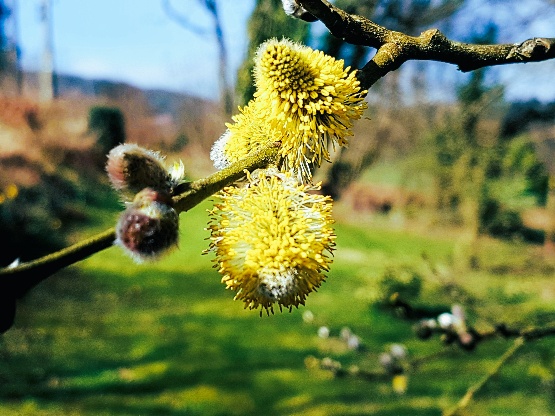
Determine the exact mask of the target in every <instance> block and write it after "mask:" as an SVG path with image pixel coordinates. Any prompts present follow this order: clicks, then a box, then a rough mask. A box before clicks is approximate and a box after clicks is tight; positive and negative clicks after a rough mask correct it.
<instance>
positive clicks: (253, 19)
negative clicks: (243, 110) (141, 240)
mask: <svg viewBox="0 0 555 416" xmlns="http://www.w3.org/2000/svg"><path fill="white" fill-rule="evenodd" d="M334 3H335V4H336V5H337V6H339V7H341V8H343V9H344V10H346V11H348V12H351V13H356V14H360V15H364V16H367V17H369V18H371V19H372V20H374V21H375V22H377V23H379V24H382V25H384V26H386V27H388V28H390V29H394V30H399V31H402V32H405V33H407V34H411V35H418V34H419V33H420V32H421V31H423V30H426V29H428V28H432V27H434V28H439V29H441V30H442V31H443V32H444V33H445V34H446V35H447V36H448V37H450V38H451V39H454V40H458V41H461V42H472V43H520V42H522V41H524V40H525V39H527V38H530V37H534V36H542V37H555V26H554V25H553V21H555V20H554V19H555V1H553V0H526V1H516V0H485V1H484V0H482V1H478V0H364V1H354V0H336V1H335V2H334ZM271 37H277V38H282V37H287V38H290V39H293V40H296V41H300V42H302V43H304V44H307V45H310V46H312V47H314V48H318V49H321V50H324V51H325V52H327V53H328V54H330V55H332V56H335V57H337V58H340V59H344V60H345V64H346V65H350V66H352V67H354V68H359V67H362V66H363V65H364V64H365V63H366V62H367V61H368V60H369V59H370V58H371V57H372V55H373V53H374V52H375V50H373V49H369V48H364V47H360V46H353V45H348V44H345V43H344V42H342V41H340V40H338V39H335V38H333V37H331V36H330V35H328V34H327V31H326V30H325V28H324V27H323V26H322V25H321V24H320V23H314V24H307V23H304V22H301V21H296V20H293V19H290V18H288V17H287V16H286V15H285V14H284V13H283V11H282V9H281V1H279V0H237V1H233V2H228V1H222V0H219V1H218V0H155V1H152V0H151V1H130V0H119V1H115V2H114V1H107V0H96V1H89V0H86V1H80V2H75V1H69V0H19V1H18V0H4V1H0V88H1V90H0V232H1V233H2V235H4V238H5V241H7V242H8V243H7V244H4V245H3V247H4V249H3V250H2V251H0V266H7V265H9V264H10V263H12V262H13V261H14V260H16V259H20V260H21V261H25V260H30V259H33V258H36V257H38V256H41V255H44V254H47V253H49V252H52V251H53V250H56V249H59V248H62V247H64V246H66V245H68V244H71V243H73V242H76V241H79V240H80V239H82V238H84V237H87V236H91V235H93V234H94V233H96V232H98V231H102V230H104V229H106V228H108V227H110V226H112V225H113V224H114V222H115V221H116V218H117V215H118V213H119V212H120V211H121V209H122V204H121V202H120V201H119V200H118V196H117V194H116V193H115V192H114V191H113V190H111V189H110V187H109V184H108V181H107V178H106V175H105V173H104V164H105V155H106V153H107V152H108V151H109V150H110V149H111V148H112V147H114V146H115V145H117V144H119V143H122V142H129V143H138V144H141V145H143V146H145V147H149V148H151V149H154V150H159V151H161V152H163V153H164V154H166V155H167V158H168V161H173V160H176V159H182V160H183V161H184V163H185V166H186V170H187V174H188V176H189V178H190V179H192V180H194V179H198V178H201V177H203V176H206V175H208V174H210V173H212V172H214V170H215V169H214V168H213V167H212V164H211V161H210V160H209V156H208V155H209V151H210V148H211V145H212V143H213V142H214V141H215V140H216V139H217V138H218V137H219V136H220V135H221V134H222V133H223V132H224V131H225V129H226V127H225V123H226V122H230V121H231V115H232V114H235V113H236V112H237V111H238V110H237V106H240V105H244V104H246V103H247V102H248V100H249V99H251V98H252V94H253V92H254V88H253V86H252V77H251V70H252V57H253V54H254V52H255V51H256V48H257V47H258V45H259V44H260V43H262V42H263V41H264V40H266V39H268V38H271ZM553 74H555V61H547V62H542V63H528V64H517V65H508V66H505V67H495V68H485V69H482V70H478V71H474V72H472V73H468V74H463V73H461V72H460V71H458V70H457V68H456V67H454V66H452V65H447V64H443V63H436V62H421V61H413V62H408V63H406V64H404V65H403V66H402V67H401V68H400V69H399V70H397V71H395V72H393V73H390V74H388V75H387V76H386V77H385V78H384V79H382V80H381V81H379V82H378V83H377V84H376V85H374V86H373V87H372V89H371V91H370V92H369V94H368V103H369V108H368V111H367V113H366V116H365V117H364V119H362V120H360V121H359V122H357V123H356V125H355V127H354V136H353V137H352V138H351V140H350V145H349V147H348V148H346V149H341V150H337V151H336V152H334V153H333V164H325V165H324V166H322V167H321V168H320V169H318V170H317V171H316V172H315V177H316V179H317V180H318V181H322V186H323V191H324V192H326V193H327V194H329V195H332V196H333V198H334V200H335V201H336V203H335V205H334V213H335V218H336V221H337V223H336V230H337V235H338V239H337V242H338V243H337V250H336V252H335V260H334V265H333V266H332V271H331V272H330V274H329V278H328V281H327V282H326V283H325V284H324V285H323V286H322V288H321V289H320V290H319V291H318V293H314V294H312V295H311V296H310V297H309V298H308V301H307V305H306V306H305V307H302V308H300V309H299V310H294V311H292V312H291V313H284V314H282V315H276V316H270V317H262V318H259V316H258V313H257V312H254V311H245V310H243V308H242V305H241V304H239V303H238V302H233V301H232V298H233V296H232V293H231V292H229V291H226V290H225V287H224V286H223V285H222V284H221V283H220V282H219V276H218V274H217V272H216V270H214V269H212V267H211V266H212V260H213V259H212V257H211V256H210V255H208V256H202V255H201V253H202V251H203V250H204V249H205V248H207V242H206V238H207V237H208V233H207V232H206V231H205V230H204V227H205V225H206V221H207V219H208V216H207V213H206V210H207V209H209V208H210V207H211V204H212V202H211V201H206V202H204V203H203V204H201V205H200V206H199V207H197V208H195V209H193V210H192V211H190V212H188V213H187V214H184V215H182V218H181V222H182V224H181V243H180V249H179V250H178V251H177V252H175V253H173V254H171V255H170V256H169V257H168V258H165V259H163V260H161V261H160V262H158V263H155V264H146V265H140V266H137V265H135V264H133V263H132V262H131V261H130V260H129V259H128V258H126V257H125V256H124V255H123V253H122V252H121V251H120V250H118V249H117V248H110V249H108V250H105V251H104V252H102V253H99V254H97V255H95V256H93V257H91V258H90V259H88V260H86V261H84V262H82V263H80V264H78V265H75V266H72V267H70V268H68V269H67V270H64V271H62V272H60V273H58V274H56V275H55V276H53V277H51V278H49V279H48V281H46V282H44V283H42V284H41V285H39V286H38V287H37V288H35V289H34V290H33V291H31V292H30V293H29V294H27V295H26V296H25V297H24V298H23V299H21V301H20V303H19V305H18V312H17V317H16V324H15V326H14V327H13V328H12V329H10V330H9V331H8V332H7V333H6V334H4V335H2V336H0V413H1V414H6V415H26V414H29V415H59V414H60V415H61V414H63V415H71V414H75V415H82V414H84V415H89V414H90V415H102V414H106V415H115V414H121V415H144V414H149V415H150V414H162V415H166V414H183V415H197V414H198V415H227V414H238V415H245V414H303V415H328V414H330V415H331V414H380V415H389V414H391V415H401V414H407V415H420V414H422V415H437V414H440V413H441V411H442V409H446V408H450V407H452V406H454V405H455V404H456V403H457V401H458V400H459V399H460V398H461V397H462V396H463V395H464V393H465V391H466V389H467V388H468V387H470V386H471V385H472V384H473V383H476V382H477V381H478V380H480V378H481V377H483V376H484V374H486V373H487V371H488V369H491V367H492V366H493V364H494V363H495V362H496V360H497V359H498V358H499V357H500V356H501V355H502V354H503V352H504V351H505V350H506V349H507V348H508V347H509V345H510V341H507V340H504V339H501V338H494V339H492V340H488V341H487V342H486V341H484V342H483V343H482V342H481V343H479V344H478V345H477V346H476V348H475V349H473V350H472V351H466V350H464V349H461V348H459V347H457V346H456V345H454V344H453V343H449V342H447V340H445V339H440V338H439V337H432V338H430V339H426V340H423V339H421V337H420V338H419V336H418V334H419V332H418V331H417V330H415V328H416V327H418V324H419V322H421V321H420V320H421V319H428V320H429V319H432V320H434V319H436V318H437V317H438V316H439V315H441V314H442V313H450V314H452V315H453V316H455V315H456V316H458V317H459V318H460V316H461V313H460V311H461V310H464V314H463V315H464V318H463V321H464V322H465V323H466V324H467V325H468V326H472V327H473V328H476V330H477V331H482V332H484V331H486V332H487V331H490V330H492V328H495V326H496V325H498V324H500V323H504V324H506V325H508V326H509V327H515V328H521V327H527V326H544V325H553V323H554V321H555V309H554V306H553V305H554V301H555V281H554V273H555V193H554V192H555V191H554V190H555V187H554V186H553V183H554V182H553V178H554V175H555V165H554V164H553V156H554V154H555V83H554V82H553ZM392 299H396V301H395V302H392ZM399 299H402V301H403V302H407V304H410V305H412V307H414V308H416V310H418V311H419V312H418V313H407V308H406V307H399V305H403V303H401V304H400V303H399V302H398V300H399ZM412 307H411V309H410V310H411V311H413V309H412ZM454 311H457V313H455V312H454ZM455 344H456V343H455ZM399 351H403V352H402V353H399ZM553 351H555V343H554V341H553V340H551V339H549V338H545V339H541V340H538V341H535V342H533V343H529V344H527V345H526V346H525V347H523V348H522V349H521V350H520V352H519V354H518V355H517V356H516V357H515V358H514V359H512V360H511V361H510V362H508V363H507V364H506V365H504V366H503V368H502V369H501V371H500V372H499V374H496V376H495V377H494V378H493V379H492V380H491V381H490V382H488V384H487V385H486V387H485V388H484V389H482V390H481V391H480V394H478V395H477V397H475V398H474V400H473V401H472V403H471V404H470V405H469V406H468V409H467V412H468V413H467V414H504V415H506V414H523V413H526V414H535V415H547V414H553V412H555V360H554V358H553V357H554V354H553ZM384 354H386V355H387V354H389V356H390V358H391V357H393V356H394V357H393V358H395V357H397V356H399V354H400V356H402V359H401V361H400V364H399V365H398V366H396V367H395V369H394V370H392V367H391V365H390V364H391V363H390V364H387V363H386V361H387V359H385V358H384V357H385V356H384ZM395 354H397V355H395ZM397 358H398V357H397ZM390 361H391V360H390ZM399 368H401V370H399ZM364 374H366V376H365V375H364ZM399 375H402V378H399V377H398V376H399Z"/></svg>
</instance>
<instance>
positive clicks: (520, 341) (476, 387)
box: [443, 337, 525, 416]
mask: <svg viewBox="0 0 555 416" xmlns="http://www.w3.org/2000/svg"><path fill="white" fill-rule="evenodd" d="M524 342H525V339H524V337H519V338H517V339H515V341H514V342H513V344H512V345H511V346H510V347H509V349H507V351H505V353H504V354H503V355H502V356H501V357H500V358H499V360H497V362H496V363H495V366H494V367H493V368H492V369H491V370H490V371H488V373H487V374H486V375H484V377H482V378H481V379H480V380H479V381H478V382H477V383H476V384H473V385H472V386H470V387H469V388H468V390H467V391H466V394H465V395H464V396H463V398H462V399H461V400H460V401H459V402H458V403H457V405H456V406H455V407H453V408H452V409H450V410H448V411H446V412H444V413H443V416H455V415H457V414H458V413H459V411H461V410H463V409H464V408H465V407H467V406H468V404H469V403H470V401H471V400H472V399H473V397H474V395H475V394H476V393H477V392H479V391H480V390H481V389H482V388H483V387H484V386H485V385H486V383H487V382H488V381H489V380H490V379H491V378H492V377H494V376H495V375H496V374H498V373H499V370H501V367H503V365H504V364H505V363H506V362H507V361H508V360H509V358H511V357H512V356H513V355H514V354H515V353H516V352H517V351H518V349H519V348H520V347H522V346H523V345H524Z"/></svg>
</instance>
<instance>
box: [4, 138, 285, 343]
mask: <svg viewBox="0 0 555 416" xmlns="http://www.w3.org/2000/svg"><path fill="white" fill-rule="evenodd" d="M279 147H280V143H279V142H277V143H272V144H270V145H269V146H267V147H265V148H262V149H261V150H259V151H257V152H255V153H253V154H252V155H249V156H247V157H246V158H245V159H243V160H241V161H239V162H236V163H234V164H232V165H231V166H229V167H227V168H225V169H222V170H221V171H218V172H216V173H214V174H212V175H210V176H208V177H206V178H203V179H200V180H198V181H195V182H191V183H187V184H185V185H184V189H179V190H178V193H177V194H176V195H174V196H173V204H174V208H175V210H176V211H177V212H178V213H181V212H184V211H188V210H190V209H191V208H193V207H195V206H196V205H198V204H199V203H200V202H202V201H203V200H205V199H206V198H208V197H210V196H211V195H213V194H215V193H216V192H218V191H219V190H221V189H223V188H224V187H225V186H228V185H231V184H232V183H233V182H235V181H237V180H239V179H241V178H242V177H243V176H244V175H245V171H253V170H255V169H259V168H263V167H266V166H268V165H269V164H271V163H274V162H276V160H277V158H278V151H279ZM115 238H116V233H115V229H114V228H110V229H108V230H106V231H104V232H102V233H100V234H97V235H96V236H93V237H91V238H89V239H86V240H84V241H81V242H79V243H77V244H74V245H72V246H70V247H67V248H65V249H63V250H60V251H57V252H55V253H52V254H49V255H47V256H44V257H41V258H39V259H36V260H33V261H30V262H26V263H22V264H20V265H18V266H16V267H9V268H4V269H0V315H3V314H4V313H1V308H2V307H3V305H8V306H10V307H13V308H15V299H17V298H20V297H21V296H23V295H24V294H25V293H27V292H28V291H29V290H30V289H32V288H33V287H34V286H36V285H37V284H39V283H40V282H42V281H43V280H44V279H46V278H48V277H49V276H51V275H53V274H54V273H56V272H57V271H59V270H61V269H63V268H65V267H67V266H70V265H72V264H74V263H77V262H78V261H81V260H84V259H86V258H87V257H89V256H91V255H93V254H95V253H98V252H100V251H102V250H104V249H106V248H109V247H111V246H112V245H113V243H114V240H115ZM8 317H9V316H8ZM1 318H2V317H1V316H0V321H1ZM9 318H10V319H8V321H9V322H8V323H7V324H3V323H2V322H0V333H2V332H4V331H6V330H7V329H9V328H10V327H11V325H12V323H13V316H11V317H9Z"/></svg>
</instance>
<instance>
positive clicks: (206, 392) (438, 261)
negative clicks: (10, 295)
mask: <svg viewBox="0 0 555 416" xmlns="http://www.w3.org/2000/svg"><path fill="white" fill-rule="evenodd" d="M209 206H210V205H209V204H208V203H204V204H202V205H201V206H199V207H197V208H195V209H194V210H192V211H190V212H188V213H187V214H182V216H181V217H182V218H181V221H182V224H181V243H180V249H179V250H178V251H176V252H175V253H173V254H171V255H170V256H169V257H167V258H164V259H163V260H161V261H160V262H157V263H153V264H146V265H135V264H133V263H132V262H131V261H130V260H129V259H128V258H127V257H125V256H124V255H123V254H122V252H121V251H120V250H119V249H118V248H117V247H113V248H110V249H108V250H105V251H104V252H101V253H99V254H97V255H95V256H93V257H91V258H90V259H88V260H86V261H83V262H82V263H80V264H79V265H76V266H74V267H71V268H69V269H67V270H65V271H63V272H60V273H58V274H57V275H55V276H53V277H52V278H50V279H49V280H48V281H46V282H44V283H43V284H41V285H40V286H39V287H37V288H36V289H35V290H34V291H32V292H31V293H30V294H29V295H28V296H27V297H26V298H25V299H23V300H22V301H21V302H20V304H19V309H18V315H17V319H16V325H15V326H14V327H13V328H12V329H11V330H10V331H8V332H7V333H6V334H5V335H3V336H1V337H0V414H2V415H6V416H9V415H33V416H43V415H44V416H45V415H309V416H310V415H314V416H316V415H364V414H368V415H440V414H441V412H442V411H443V410H444V409H448V408H450V407H452V406H453V405H455V404H456V403H457V402H458V400H460V399H461V398H462V396H463V395H464V394H465V392H466V390H467V388H468V387H469V386H470V385H472V384H474V383H476V382H477V381H479V380H480V379H481V378H482V377H483V376H484V375H485V374H486V373H487V371H488V370H490V369H491V368H493V366H494V365H495V362H496V361H497V360H498V358H499V357H500V356H501V355H502V354H503V353H504V352H505V350H507V349H508V348H509V347H510V345H511V341H507V340H502V339H498V340H493V341H489V342H484V343H482V344H480V345H479V346H478V348H477V350H475V351H473V352H465V351H462V350H460V349H457V348H455V347H445V346H443V345H442V344H441V342H440V341H439V340H438V339H437V338H434V339H432V340H427V341H422V340H419V339H417V338H416V337H415V335H414V333H413V330H412V323H411V322H407V321H403V320H401V319H399V318H398V317H396V316H394V315H393V314H392V313H391V312H390V311H388V310H384V309H382V308H379V307H377V306H375V305H373V303H372V301H373V300H374V299H375V298H376V295H377V293H376V287H377V286H376V282H377V281H379V279H380V277H381V276H382V275H383V273H384V272H385V271H386V270H387V269H388V268H399V267H404V268H410V269H411V270H417V271H418V272H419V273H420V274H421V275H422V276H423V277H424V287H423V292H422V295H421V297H420V298H419V299H418V302H419V303H421V304H427V305H433V306H438V307H449V306H450V302H451V301H452V298H450V296H451V295H448V294H446V293H445V291H442V285H444V283H445V281H447V280H448V281H449V282H456V284H457V285H459V286H460V287H461V288H463V289H464V290H465V291H466V292H465V293H467V294H468V298H469V299H471V300H472V308H471V310H470V312H469V313H470V316H471V318H472V319H476V320H477V321H476V322H473V323H476V324H477V326H478V327H480V326H481V327H484V328H486V327H487V326H488V322H499V321H505V322H508V323H509V324H513V325H516V326H518V325H524V324H527V323H532V324H542V323H545V322H547V321H549V320H551V321H553V315H554V309H553V304H554V301H555V282H554V281H553V268H552V267H551V266H550V265H549V264H548V263H545V262H544V261H543V260H539V257H538V254H537V250H538V248H537V247H533V246H527V245H524V244H519V243H513V244H506V243H501V242H498V241H493V240H483V241H480V246H479V247H478V248H477V247H469V246H468V244H466V245H465V243H464V241H463V242H461V240H460V239H459V238H458V237H457V236H456V235H451V234H449V233H443V234H437V235H432V234H430V235H427V236H422V235H418V234H412V233H410V232H407V231H406V230H405V231H401V230H395V229H393V228H391V227H387V224H386V225H383V224H382V225H381V226H372V224H371V223H370V222H369V221H367V223H368V224H367V225H365V226H364V227H361V226H359V225H360V223H361V222H357V219H356V218H351V219H350V220H347V219H346V218H347V216H345V219H341V218H342V217H343V216H341V215H340V216H339V217H340V218H338V223H337V227H336V230H337V234H338V239H337V243H338V244H337V251H336V255H335V261H334V264H333V266H332V271H331V273H330V274H329V277H328V280H327V282H326V283H324V284H323V285H322V287H321V288H320V289H319V291H318V292H317V293H313V294H311V295H310V296H309V298H308V300H307V305H306V306H305V307H301V308H300V309H299V310H293V312H291V313H288V312H286V313H283V314H277V315H274V316H269V317H268V316H262V317H259V314H258V312H256V311H248V310H244V309H243V307H242V304H241V303H240V302H234V301H233V293H232V292H230V291H226V290H225V287H224V285H222V284H221V283H220V281H219V276H218V274H217V272H216V271H215V270H214V269H213V268H212V267H211V266H212V263H211V260H212V257H211V256H210V255H201V252H202V250H203V249H205V248H206V247H207V241H206V237H207V236H208V233H207V232H206V231H205V230H204V229H203V227H204V224H205V223H206V219H207V214H206V212H205V210H206V209H207V208H208V207H209ZM338 212H339V213H340V212H341V210H340V209H338ZM114 215H115V213H114V212H108V213H106V217H105V219H106V221H108V219H111V218H112V217H113V216H114ZM97 225H98V228H99V229H101V227H102V226H103V225H102V224H100V223H99V224H97ZM469 249H473V250H475V251H478V252H479V253H480V255H479V259H480V266H479V267H478V268H476V269H474V270H469V269H466V268H464V267H463V266H460V265H459V263H458V262H457V259H458V258H459V257H461V256H463V257H464V252H465V250H469ZM461 253H462V254H461ZM423 254H425V257H426V260H425V259H424V258H423ZM431 265H433V267H434V268H435V270H436V271H435V272H432V271H431V267H430V266H431ZM306 311H310V312H312V314H313V316H314V320H313V321H312V322H305V320H303V313H304V312H306ZM478 317H479V319H478ZM322 325H325V326H328V327H329V328H330V330H331V334H332V335H337V334H338V333H339V331H340V329H341V328H343V327H349V328H350V329H351V330H352V331H353V332H354V333H356V334H357V335H358V336H359V337H360V338H361V340H362V343H363V345H364V349H362V350H359V351H352V350H350V349H348V348H346V347H345V346H344V345H343V344H342V343H341V342H339V341H338V339H336V338H335V337H332V338H328V339H322V338H320V337H318V336H317V330H318V328H319V327H320V326H322ZM392 343H403V344H404V345H405V346H406V347H407V348H408V351H409V356H410V357H412V358H414V357H422V356H427V355H431V354H434V353H441V355H439V356H438V357H437V358H435V359H430V360H428V361H426V362H424V363H423V364H422V365H421V366H420V367H419V368H418V369H417V370H416V371H414V372H412V373H410V374H409V382H408V389H407V391H406V393H405V394H397V393H395V392H394V391H393V389H392V386H391V381H390V380H388V379H385V380H378V381H368V380H363V379H360V378H354V377H348V376H347V377H343V378H336V377H333V376H332V375H331V373H330V372H328V371H325V370H321V369H314V368H307V367H306V365H305V362H307V358H308V357H316V358H318V359H321V358H323V357H332V358H333V359H335V360H338V361H340V362H341V363H342V364H343V365H344V366H345V367H349V366H351V365H355V364H356V365H358V366H359V367H360V368H363V369H367V370H371V371H373V370H376V369H379V366H378V357H379V355H380V353H382V352H383V351H385V350H386V349H387V348H389V346H390V345H391V344H392ZM554 352H555V339H548V338H546V339H542V340H539V341H535V342H534V343H529V344H527V345H525V346H524V347H523V348H521V349H520V350H519V352H518V353H517V354H516V355H515V356H514V357H513V358H512V359H511V360H510V361H509V362H508V363H507V364H506V365H505V366H504V367H503V368H502V369H501V371H500V372H499V374H497V375H496V376H495V377H493V378H492V379H491V380H490V381H489V382H488V383H487V384H486V386H485V387H484V388H483V389H482V390H480V391H479V392H478V394H477V395H476V397H475V398H474V400H473V401H472V402H471V404H470V405H469V406H468V407H467V409H466V413H464V414H468V415H485V414H488V415H522V414H527V415H548V414H553V413H554V412H555V388H554V380H555V358H554Z"/></svg>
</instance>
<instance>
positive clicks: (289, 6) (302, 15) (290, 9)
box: [281, 0, 318, 22]
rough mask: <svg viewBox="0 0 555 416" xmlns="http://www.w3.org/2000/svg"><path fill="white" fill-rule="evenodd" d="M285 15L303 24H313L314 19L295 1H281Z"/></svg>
mask: <svg viewBox="0 0 555 416" xmlns="http://www.w3.org/2000/svg"><path fill="white" fill-rule="evenodd" d="M281 3H282V4H283V10H284V11H285V14H287V15H289V16H291V17H296V18H297V19H301V20H304V21H305V22H315V21H316V20H318V19H316V17H314V16H313V15H312V14H310V13H309V12H307V11H306V9H305V8H304V7H303V6H302V5H300V4H299V2H298V1H297V0H281Z"/></svg>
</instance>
